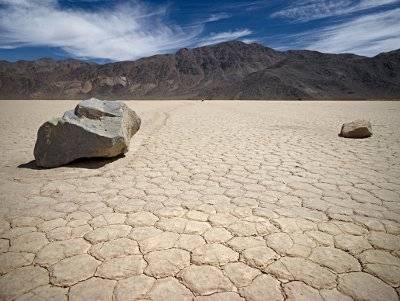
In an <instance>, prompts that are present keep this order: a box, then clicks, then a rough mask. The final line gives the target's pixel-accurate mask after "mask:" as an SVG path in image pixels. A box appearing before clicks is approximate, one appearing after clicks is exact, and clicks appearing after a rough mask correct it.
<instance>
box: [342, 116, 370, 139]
mask: <svg viewBox="0 0 400 301" xmlns="http://www.w3.org/2000/svg"><path fill="white" fill-rule="evenodd" d="M339 136H340V137H344V138H355V139H362V138H368V137H371V136H372V125H371V122H369V121H367V120H361V119H360V120H355V121H352V122H349V123H344V124H343V125H342V129H341V130H340V134H339Z"/></svg>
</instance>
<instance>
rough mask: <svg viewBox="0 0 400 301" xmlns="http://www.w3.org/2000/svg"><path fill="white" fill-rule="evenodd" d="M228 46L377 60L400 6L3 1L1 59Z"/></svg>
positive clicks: (389, 41) (103, 58)
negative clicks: (235, 43)
mask: <svg viewBox="0 0 400 301" xmlns="http://www.w3.org/2000/svg"><path fill="white" fill-rule="evenodd" d="M228 40H241V41H244V42H247V43H250V42H258V43H261V44H263V45H265V46H268V47H272V48H276V49H279V50H287V49H311V50H318V51H322V52H330V53H344V52H351V53H356V54H360V55H366V56H374V55H376V54H378V53H380V52H385V51H390V50H394V49H397V48H400V0H292V1H288V0H259V1H257V0H253V1H244V0H238V1H228V0H220V1H218V0H203V1H201V0H197V1H194V0H168V1H164V0H153V1H145V0H0V59H3V60H10V61H15V60H22V59H27V60H30V59H37V58H41V57H52V58H56V59H65V58H79V59H86V60H93V61H98V62H107V61H121V60H135V59H138V58H141V57H146V56H150V55H154V54H159V53H169V52H174V51H176V50H177V49H179V48H182V47H198V46H203V45H209V44H215V43H219V42H223V41H228Z"/></svg>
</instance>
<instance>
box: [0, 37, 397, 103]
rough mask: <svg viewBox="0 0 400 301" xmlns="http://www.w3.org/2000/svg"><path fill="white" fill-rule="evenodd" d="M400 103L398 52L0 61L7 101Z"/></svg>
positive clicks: (221, 52)
mask: <svg viewBox="0 0 400 301" xmlns="http://www.w3.org/2000/svg"><path fill="white" fill-rule="evenodd" d="M92 96H94V97H99V98H111V99H198V98H207V99H365V98H367V99H368V98H382V99H394V98H400V51H393V52H389V53H382V54H380V55H378V56H376V57H374V58H367V57H361V56H356V55H352V54H339V55H338V54H323V53H319V52H313V51H287V52H279V51H275V50H273V49H271V48H267V47H264V46H262V45H259V44H255V43H253V44H245V43H242V42H237V41H235V42H225V43H221V44H217V45H213V46H206V47H200V48H194V49H186V48H184V49H181V50H179V51H178V52H177V53H176V54H166V55H156V56H152V57H148V58H143V59H140V60H137V61H126V62H117V63H109V64H104V65H98V64H94V63H87V62H82V61H79V60H65V61H54V60H51V59H41V60H37V61H33V62H27V61H19V62H16V63H10V62H5V61H1V62H0V98H1V99H31V98H34V99H64V98H66V99H81V98H88V97H92Z"/></svg>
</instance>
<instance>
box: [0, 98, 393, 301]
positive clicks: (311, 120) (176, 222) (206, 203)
mask: <svg viewBox="0 0 400 301" xmlns="http://www.w3.org/2000/svg"><path fill="white" fill-rule="evenodd" d="M75 104H76V102H73V101H1V102H0V108H1V109H0V137H1V139H2V144H1V146H0V153H1V154H2V155H1V157H0V300H2V301H3V300H4V301H6V300H18V301H21V300H30V301H35V300H70V301H75V300H98V301H99V300H114V301H120V300H196V301H200V300H201V301H206V300H213V301H218V300H221V301H224V300H229V301H236V300H243V301H244V300H247V301H256V300H269V301H271V300H321V301H328V300H329V301H330V300H344V301H346V300H388V301H390V300H399V294H400V102H280V101H276V102H238V101H224V102H222V101H221V102H220V101H215V102H211V101H208V102H202V103H201V102H184V101H180V102H179V101H166V102H161V101H160V102H158V101H149V102H144V101H143V102H141V101H135V102H127V104H128V105H129V106H130V107H131V108H132V109H134V110H135V111H136V112H137V113H138V114H139V116H141V118H142V121H143V124H142V128H141V130H140V131H139V132H138V134H137V135H135V136H134V137H133V140H132V142H131V150H130V152H128V153H127V154H126V156H125V157H123V158H119V159H117V160H112V161H104V160H91V161H89V162H77V163H74V164H72V165H69V166H66V167H61V168H56V169H50V170H41V169H35V167H34V164H33V163H32V162H30V161H31V160H33V155H32V149H33V145H34V142H35V138H36V130H37V128H38V127H39V126H40V124H41V123H42V122H44V121H45V120H47V119H48V118H50V117H51V116H57V115H60V113H62V112H63V111H65V110H67V109H69V108H72V107H73V106H74V105H75ZM358 118H365V119H369V120H371V122H372V126H373V131H374V135H373V136H372V137H371V138H369V139H363V140H351V139H343V138H340V137H338V136H337V134H338V131H339V130H340V126H341V124H342V123H343V122H347V121H351V120H353V119H358Z"/></svg>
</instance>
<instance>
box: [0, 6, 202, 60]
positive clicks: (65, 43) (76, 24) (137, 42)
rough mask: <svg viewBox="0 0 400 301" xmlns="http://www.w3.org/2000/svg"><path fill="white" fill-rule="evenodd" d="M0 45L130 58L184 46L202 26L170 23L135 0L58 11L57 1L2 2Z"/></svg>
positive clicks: (162, 12)
mask: <svg viewBox="0 0 400 301" xmlns="http://www.w3.org/2000/svg"><path fill="white" fill-rule="evenodd" d="M0 4H2V5H3V7H2V8H1V9H0V47H1V48H13V47H14V48H16V47H22V46H46V47H60V48H62V49H63V50H65V51H66V52H68V53H69V54H70V55H71V56H74V57H80V58H102V59H110V60H131V59H136V58H139V57H143V56H148V55H152V54H156V53H162V52H167V51H170V50H172V49H177V48H180V47H185V46H187V45H189V44H191V43H192V41H193V39H196V38H197V37H198V35H199V34H200V33H201V32H202V26H201V25H197V26H192V27H190V28H185V29H184V28H181V27H179V26H176V25H170V24H169V23H168V22H167V21H166V20H165V18H166V10H165V9H164V8H162V7H158V8H154V7H148V6H146V5H144V4H140V3H139V2H133V3H131V4H129V5H120V6H116V7H114V8H112V9H109V10H101V11H91V12H88V11H83V10H77V9H75V10H72V9H61V8H60V6H59V5H58V2H57V0H0Z"/></svg>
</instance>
